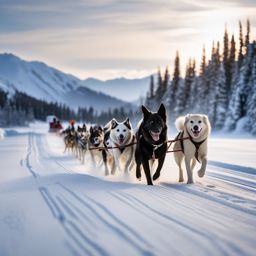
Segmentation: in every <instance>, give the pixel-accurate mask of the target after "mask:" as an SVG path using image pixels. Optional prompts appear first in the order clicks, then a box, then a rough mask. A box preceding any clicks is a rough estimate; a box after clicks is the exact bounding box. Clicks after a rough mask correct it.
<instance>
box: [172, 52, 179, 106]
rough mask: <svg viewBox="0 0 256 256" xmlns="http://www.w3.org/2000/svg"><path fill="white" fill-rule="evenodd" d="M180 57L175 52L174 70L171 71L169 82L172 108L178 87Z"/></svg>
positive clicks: (174, 104)
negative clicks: (171, 76)
mask: <svg viewBox="0 0 256 256" xmlns="http://www.w3.org/2000/svg"><path fill="white" fill-rule="evenodd" d="M180 79H181V77H180V57H179V52H178V51H177V52H176V57H175V60H174V72H173V78H172V82H171V87H172V88H171V95H170V97H171V109H173V108H174V107H175V106H176V95H177V90H178V87H179V82H180Z"/></svg>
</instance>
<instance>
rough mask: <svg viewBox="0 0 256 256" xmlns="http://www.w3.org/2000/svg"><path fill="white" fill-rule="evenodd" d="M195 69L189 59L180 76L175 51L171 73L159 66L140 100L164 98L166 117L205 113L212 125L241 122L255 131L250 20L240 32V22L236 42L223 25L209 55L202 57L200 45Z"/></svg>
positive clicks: (153, 102) (255, 44)
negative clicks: (208, 56)
mask: <svg viewBox="0 0 256 256" xmlns="http://www.w3.org/2000/svg"><path fill="white" fill-rule="evenodd" d="M199 69H200V71H199V74H197V72H196V62H195V60H193V59H189V60H188V63H187V66H186V73H185V77H184V78H182V77H181V72H180V58H179V52H177V54H176V58H175V63H174V71H173V75H172V76H170V73H169V70H168V68H166V70H165V73H164V75H163V76H162V74H161V72H160V70H159V71H158V74H157V76H156V80H157V81H154V77H153V76H151V84H150V89H149V92H148V94H147V97H146V101H145V104H146V105H147V106H148V107H150V108H156V107H157V106H158V105H159V104H160V103H161V102H163V103H165V105H166V107H167V109H168V113H169V122H170V124H173V122H174V120H175V118H176V117H178V116H180V115H185V114H187V113H202V114H207V115H208V116H209V119H210V122H211V124H212V127H213V129H214V130H225V131H232V130H235V129H236V128H237V126H239V122H240V123H241V126H242V129H243V130H244V131H247V132H250V133H251V134H253V135H256V41H255V40H254V41H252V42H251V41H250V21H249V20H247V23H246V29H245V35H244V31H243V26H242V23H241V22H239V42H236V41H235V39H234V35H229V33H228V30H227V29H225V33H224V36H223V48H222V49H220V43H219V42H217V43H214V42H213V46H212V51H211V57H210V59H209V61H207V60H206V56H205V48H203V53H202V59H201V63H200V68H199Z"/></svg>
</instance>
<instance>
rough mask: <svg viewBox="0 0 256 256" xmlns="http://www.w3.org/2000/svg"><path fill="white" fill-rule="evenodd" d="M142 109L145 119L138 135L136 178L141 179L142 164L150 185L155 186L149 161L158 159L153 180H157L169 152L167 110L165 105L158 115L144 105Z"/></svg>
mask: <svg viewBox="0 0 256 256" xmlns="http://www.w3.org/2000/svg"><path fill="white" fill-rule="evenodd" d="M141 108H142V112H143V116H144V117H143V120H142V122H141V124H140V126H139V130H138V132H137V134H136V137H137V146H136V151H135V161H136V165H137V166H136V177H137V179H140V178H141V170H140V166H141V164H142V165H143V169H144V172H145V175H146V178H147V183H148V185H153V183H152V179H151V174H150V169H149V162H148V161H149V160H150V159H152V160H155V159H158V167H157V169H156V172H155V174H154V175H153V180H156V179H158V178H159V176H160V172H161V169H162V167H163V164H164V159H165V155H166V150H167V125H166V110H165V107H164V105H163V104H161V106H160V107H159V109H158V111H157V112H156V113H152V112H150V111H149V110H148V109H147V108H146V107H144V106H143V105H142V107H141Z"/></svg>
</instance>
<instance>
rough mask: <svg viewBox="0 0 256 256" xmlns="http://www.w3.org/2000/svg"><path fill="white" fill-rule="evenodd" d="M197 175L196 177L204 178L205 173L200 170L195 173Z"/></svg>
mask: <svg viewBox="0 0 256 256" xmlns="http://www.w3.org/2000/svg"><path fill="white" fill-rule="evenodd" d="M197 174H198V176H199V177H200V178H202V177H204V174H205V171H204V170H202V169H200V170H199V171H198V172H197Z"/></svg>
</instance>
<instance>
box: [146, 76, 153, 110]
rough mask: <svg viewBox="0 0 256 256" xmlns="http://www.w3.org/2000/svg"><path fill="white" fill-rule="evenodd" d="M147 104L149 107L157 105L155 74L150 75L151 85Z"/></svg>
mask: <svg viewBox="0 0 256 256" xmlns="http://www.w3.org/2000/svg"><path fill="white" fill-rule="evenodd" d="M145 105H146V106H147V107H148V108H154V105H155V82H154V76H153V75H151V76H150V86H149V92H148V93H147V96H146V100H145Z"/></svg>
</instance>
